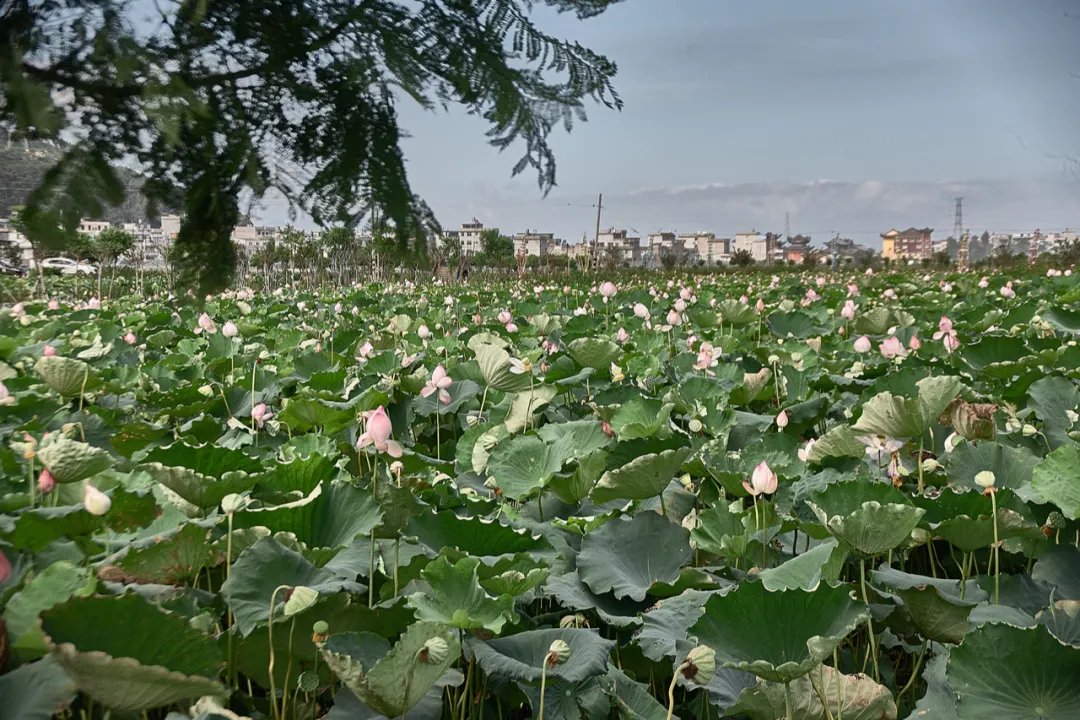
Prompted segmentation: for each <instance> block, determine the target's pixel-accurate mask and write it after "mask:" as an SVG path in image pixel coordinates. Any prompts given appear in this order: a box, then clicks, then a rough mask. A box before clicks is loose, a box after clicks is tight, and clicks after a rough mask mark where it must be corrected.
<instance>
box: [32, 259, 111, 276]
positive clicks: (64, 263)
mask: <svg viewBox="0 0 1080 720" xmlns="http://www.w3.org/2000/svg"><path fill="white" fill-rule="evenodd" d="M41 267H43V268H44V269H46V270H56V271H57V272H59V273H60V274H61V275H75V274H76V273H78V274H80V275H93V274H94V273H96V272H97V268H96V267H94V266H93V265H91V264H89V263H84V262H79V261H76V260H72V259H71V258H66V257H54V258H47V259H45V260H42V261H41Z"/></svg>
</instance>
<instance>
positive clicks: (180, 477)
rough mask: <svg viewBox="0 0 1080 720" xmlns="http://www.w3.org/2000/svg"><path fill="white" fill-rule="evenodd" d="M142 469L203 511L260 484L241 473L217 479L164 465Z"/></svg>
mask: <svg viewBox="0 0 1080 720" xmlns="http://www.w3.org/2000/svg"><path fill="white" fill-rule="evenodd" d="M139 469H140V470H144V471H146V473H147V474H149V475H150V477H152V478H154V480H156V481H157V482H159V483H161V484H162V485H164V486H165V487H167V488H168V489H169V490H171V491H173V492H174V493H176V494H177V495H179V496H180V497H181V498H182V499H183V500H185V501H187V502H189V503H191V504H192V505H194V506H195V507H197V508H201V509H204V510H205V509H209V508H213V507H216V506H217V505H218V504H220V503H221V501H222V499H224V497H225V496H226V495H232V494H234V493H242V492H244V491H246V490H250V489H251V488H252V487H254V486H255V484H256V483H257V482H258V481H259V478H258V476H257V475H248V474H247V473H246V472H242V471H229V472H225V473H223V474H222V475H221V477H220V478H215V477H211V476H208V475H201V474H199V473H197V472H195V471H194V470H190V469H188V468H183V467H167V466H165V465H162V464H161V463H147V464H145V465H140V466H139Z"/></svg>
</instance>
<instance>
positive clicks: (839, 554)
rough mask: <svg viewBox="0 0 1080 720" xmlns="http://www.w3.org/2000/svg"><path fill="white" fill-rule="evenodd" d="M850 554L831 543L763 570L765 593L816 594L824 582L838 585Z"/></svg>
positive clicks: (761, 574) (837, 544)
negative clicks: (798, 591)
mask: <svg viewBox="0 0 1080 720" xmlns="http://www.w3.org/2000/svg"><path fill="white" fill-rule="evenodd" d="M846 558H847V551H846V550H845V549H844V548H843V546H842V545H840V543H838V542H837V541H836V540H833V539H830V540H827V541H825V542H823V543H821V544H820V545H816V546H814V547H812V548H810V549H809V550H807V551H806V552H804V553H802V554H800V555H798V556H796V557H793V558H791V559H790V560H787V561H785V562H783V563H781V564H780V565H777V566H776V567H772V568H768V569H765V570H762V571H761V572H760V573H759V574H758V577H760V578H761V584H762V585H764V586H765V589H766V590H768V591H770V592H773V591H776V590H796V589H797V590H807V591H813V590H814V589H815V588H816V587H817V586H818V585H819V584H820V583H821V582H822V581H824V582H826V583H832V582H835V581H836V580H837V579H838V578H839V577H840V572H841V571H842V570H843V569H844V568H843V566H844V560H845V559H846Z"/></svg>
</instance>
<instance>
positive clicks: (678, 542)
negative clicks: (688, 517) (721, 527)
mask: <svg viewBox="0 0 1080 720" xmlns="http://www.w3.org/2000/svg"><path fill="white" fill-rule="evenodd" d="M690 558H691V552H690V531H689V530H687V529H686V528H683V527H681V526H679V525H675V524H673V523H671V522H669V521H668V520H667V518H664V517H663V516H661V515H658V514H657V513H654V512H643V513H640V514H638V515H635V516H633V517H631V518H625V517H624V518H619V519H617V520H611V521H610V522H607V523H605V524H604V525H603V526H602V527H600V528H599V529H597V530H594V531H593V532H591V533H589V534H588V535H586V536H585V537H584V539H582V541H581V553H580V554H579V555H578V558H577V564H578V573H580V575H581V579H582V580H583V581H584V582H585V584H586V585H588V586H589V588H590V589H591V590H592V591H593V592H596V593H605V592H613V593H614V594H615V596H616V597H621V598H622V597H629V598H632V599H634V600H644V599H645V596H646V594H648V591H649V587H650V586H651V585H652V584H653V583H656V582H662V583H672V582H674V581H675V580H676V579H678V577H679V570H680V568H682V566H683V565H686V564H687V563H688V562H690Z"/></svg>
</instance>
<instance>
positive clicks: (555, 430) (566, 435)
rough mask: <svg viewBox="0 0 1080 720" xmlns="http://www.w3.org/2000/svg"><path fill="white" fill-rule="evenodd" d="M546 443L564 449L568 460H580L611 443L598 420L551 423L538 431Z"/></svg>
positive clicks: (562, 452) (563, 451) (563, 452)
mask: <svg viewBox="0 0 1080 720" xmlns="http://www.w3.org/2000/svg"><path fill="white" fill-rule="evenodd" d="M536 434H537V435H539V436H540V439H541V440H543V441H544V442H546V443H548V444H551V445H555V446H557V447H560V448H562V451H561V454H562V455H564V456H565V457H566V459H567V460H580V459H581V458H583V457H585V456H587V455H591V454H592V453H594V452H596V451H597V450H600V449H601V448H604V447H607V445H608V444H609V443H610V442H611V440H610V439H609V438H608V436H607V435H605V434H604V426H603V425H601V424H600V423H599V422H597V421H596V420H570V421H569V422H560V423H551V424H548V425H544V426H542V427H541V428H540V429H539V430H537V431H536Z"/></svg>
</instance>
